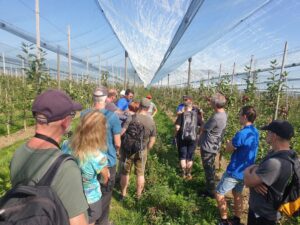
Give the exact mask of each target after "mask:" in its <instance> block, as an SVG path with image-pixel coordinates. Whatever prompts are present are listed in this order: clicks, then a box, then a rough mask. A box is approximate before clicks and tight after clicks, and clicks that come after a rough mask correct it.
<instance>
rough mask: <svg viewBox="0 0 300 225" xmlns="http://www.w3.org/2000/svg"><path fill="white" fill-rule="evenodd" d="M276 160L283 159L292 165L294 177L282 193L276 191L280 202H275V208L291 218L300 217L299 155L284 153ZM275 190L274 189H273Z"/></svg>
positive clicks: (277, 155)
mask: <svg viewBox="0 0 300 225" xmlns="http://www.w3.org/2000/svg"><path fill="white" fill-rule="evenodd" d="M274 158H277V159H280V160H281V159H282V160H286V161H288V162H290V163H291V164H292V168H293V169H292V176H291V178H290V179H289V180H288V183H287V185H286V186H285V188H284V190H283V191H282V192H279V191H278V190H275V194H276V195H277V196H278V197H279V199H280V200H279V201H275V202H274V206H275V208H276V209H277V210H278V211H279V212H281V213H284V214H286V215H287V216H289V217H299V216H300V161H299V158H298V157H297V153H296V152H295V151H292V152H290V153H288V154H286V153H284V152H282V153H279V154H276V155H275V156H274ZM272 188H273V190H274V187H272Z"/></svg>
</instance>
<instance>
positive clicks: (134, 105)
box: [128, 101, 140, 113]
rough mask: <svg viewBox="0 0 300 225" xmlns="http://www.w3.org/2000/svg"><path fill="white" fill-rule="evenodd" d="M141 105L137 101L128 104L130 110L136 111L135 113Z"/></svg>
mask: <svg viewBox="0 0 300 225" xmlns="http://www.w3.org/2000/svg"><path fill="white" fill-rule="evenodd" d="M139 107H140V103H139V102H136V101H133V102H131V103H130V104H129V106H128V108H129V111H131V112H134V113H136V112H137V111H138V109H139Z"/></svg>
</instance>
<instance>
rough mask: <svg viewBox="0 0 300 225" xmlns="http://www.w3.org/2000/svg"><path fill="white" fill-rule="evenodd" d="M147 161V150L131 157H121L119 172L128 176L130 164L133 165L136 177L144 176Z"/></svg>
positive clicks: (123, 155)
mask: <svg viewBox="0 0 300 225" xmlns="http://www.w3.org/2000/svg"><path fill="white" fill-rule="evenodd" d="M146 161H147V150H144V151H140V152H137V153H135V154H133V155H131V156H127V157H126V156H125V154H122V156H121V166H122V167H121V171H122V174H123V175H129V174H130V171H131V167H132V164H134V172H135V175H137V176H144V173H145V166H146Z"/></svg>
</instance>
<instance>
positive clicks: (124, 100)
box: [116, 97, 130, 111]
mask: <svg viewBox="0 0 300 225" xmlns="http://www.w3.org/2000/svg"><path fill="white" fill-rule="evenodd" d="M129 103H130V101H128V99H127V98H125V97H123V98H120V99H119V100H118V102H117V104H116V105H117V107H118V108H119V109H121V110H122V111H126V110H127V109H128V106H129Z"/></svg>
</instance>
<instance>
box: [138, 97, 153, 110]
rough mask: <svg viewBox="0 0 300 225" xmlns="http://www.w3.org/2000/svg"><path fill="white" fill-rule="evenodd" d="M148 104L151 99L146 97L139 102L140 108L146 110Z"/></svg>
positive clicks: (148, 106)
mask: <svg viewBox="0 0 300 225" xmlns="http://www.w3.org/2000/svg"><path fill="white" fill-rule="evenodd" d="M150 105H151V101H150V100H149V99H147V98H143V99H142V101H141V102H140V110H145V111H148V109H149V108H150Z"/></svg>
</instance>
